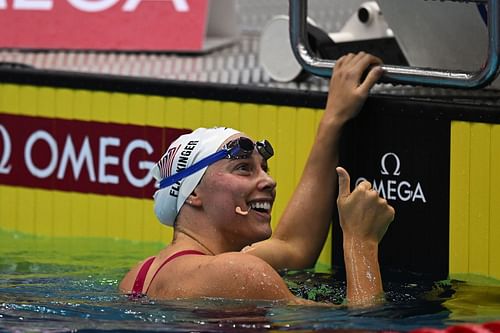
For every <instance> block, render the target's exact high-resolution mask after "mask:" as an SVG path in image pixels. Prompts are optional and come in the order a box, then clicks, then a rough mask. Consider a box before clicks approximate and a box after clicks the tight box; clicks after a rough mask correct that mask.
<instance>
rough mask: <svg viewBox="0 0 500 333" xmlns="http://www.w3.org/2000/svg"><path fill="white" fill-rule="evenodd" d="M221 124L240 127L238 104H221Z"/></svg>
mask: <svg viewBox="0 0 500 333" xmlns="http://www.w3.org/2000/svg"><path fill="white" fill-rule="evenodd" d="M221 124H223V125H224V126H227V127H231V128H240V104H238V103H234V102H225V103H223V104H222V107H221Z"/></svg>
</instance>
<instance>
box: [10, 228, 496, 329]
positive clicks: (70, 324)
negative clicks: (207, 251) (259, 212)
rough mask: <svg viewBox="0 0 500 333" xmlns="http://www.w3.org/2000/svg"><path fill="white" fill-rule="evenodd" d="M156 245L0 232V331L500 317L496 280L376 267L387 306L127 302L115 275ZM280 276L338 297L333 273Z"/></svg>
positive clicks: (384, 323)
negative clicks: (380, 270) (439, 276)
mask: <svg viewBox="0 0 500 333" xmlns="http://www.w3.org/2000/svg"><path fill="white" fill-rule="evenodd" d="M161 247H162V244H144V243H134V242H127V241H113V240H89V239H67V240H64V239H57V240H56V239H48V238H47V239H45V238H37V237H30V236H26V235H20V234H15V233H10V232H4V231H0V332H65V331H68V332H69V331H71V332H84V331H92V332H99V331H127V330H128V331H175V332H192V331H203V332H220V331H224V332H240V331H249V330H258V331H263V330H269V331H281V330H283V331H299V332H300V331H310V330H352V331H353V332H354V331H359V330H363V331H381V330H392V331H409V330H412V329H415V328H419V327H424V326H425V327H435V328H444V327H446V326H448V325H456V324H459V323H463V322H475V323H482V322H488V321H493V320H498V319H500V282H499V281H496V280H492V279H484V278H481V277H475V276H465V277H464V281H459V280H446V281H431V280H429V279H426V278H425V277H422V276H419V275H418V274H410V273H405V272H394V271H388V272H384V279H385V282H384V284H385V286H384V288H385V290H386V297H387V302H386V303H385V304H384V305H380V306H376V307H371V308H364V309H348V308H346V307H341V308H324V307H307V306H286V305H284V304H281V303H275V302H254V301H230V300H221V299H203V300H176V301H154V300H148V299H141V300H129V299H128V298H127V297H126V296H123V295H120V294H119V293H118V292H117V285H118V282H119V280H120V278H121V277H122V276H123V274H124V273H125V272H126V271H127V270H128V269H129V267H130V266H131V265H132V264H133V263H135V262H136V261H138V260H141V259H142V258H144V257H146V256H148V255H151V254H154V253H156V252H157V251H158V250H159V249H160V248H161ZM283 276H284V278H285V280H286V282H287V284H288V285H289V287H290V289H291V290H292V292H294V293H295V294H297V295H300V296H302V297H305V298H309V299H314V300H318V301H327V302H332V303H337V304H341V303H342V300H343V297H344V294H345V283H344V281H343V278H342V276H341V274H340V273H338V272H335V271H333V272H330V271H323V272H321V271H316V272H314V271H295V272H285V273H283Z"/></svg>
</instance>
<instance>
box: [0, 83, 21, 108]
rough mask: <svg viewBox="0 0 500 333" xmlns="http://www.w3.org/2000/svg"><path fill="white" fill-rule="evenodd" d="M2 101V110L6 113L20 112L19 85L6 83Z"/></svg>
mask: <svg viewBox="0 0 500 333" xmlns="http://www.w3.org/2000/svg"><path fill="white" fill-rule="evenodd" d="M0 101H1V102H2V105H1V108H0V110H1V111H2V112H4V113H10V114H18V113H19V86H17V85H13V84H5V85H3V89H2V99H1V100H0Z"/></svg>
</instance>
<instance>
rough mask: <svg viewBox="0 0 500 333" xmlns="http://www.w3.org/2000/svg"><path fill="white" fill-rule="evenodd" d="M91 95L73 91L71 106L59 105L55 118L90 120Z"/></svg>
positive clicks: (87, 92)
mask: <svg viewBox="0 0 500 333" xmlns="http://www.w3.org/2000/svg"><path fill="white" fill-rule="evenodd" d="M91 110H92V93H91V92H90V91H86V90H75V92H74V97H73V105H61V107H60V108H57V114H56V117H57V118H63V119H76V120H83V121H89V120H91V112H92V111H91Z"/></svg>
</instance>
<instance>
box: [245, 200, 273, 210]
mask: <svg viewBox="0 0 500 333" xmlns="http://www.w3.org/2000/svg"><path fill="white" fill-rule="evenodd" d="M250 207H251V208H252V209H263V210H270V209H271V203H270V202H252V203H250Z"/></svg>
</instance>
